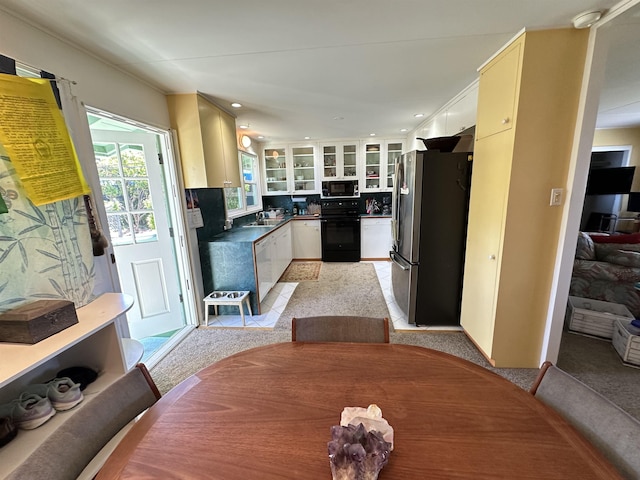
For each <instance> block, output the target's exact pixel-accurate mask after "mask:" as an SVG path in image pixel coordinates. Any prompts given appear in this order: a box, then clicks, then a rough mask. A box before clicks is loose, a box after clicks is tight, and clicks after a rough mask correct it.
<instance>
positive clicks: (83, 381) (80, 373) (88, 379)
mask: <svg viewBox="0 0 640 480" xmlns="http://www.w3.org/2000/svg"><path fill="white" fill-rule="evenodd" d="M56 377H58V378H60V377H68V378H70V379H71V380H73V382H74V383H79V384H80V390H84V389H85V388H87V385H89V384H90V383H92V382H94V381H95V379H96V378H98V372H96V371H95V370H93V369H91V368H89V367H69V368H65V369H64V370H60V371H59V372H58V373H57V374H56Z"/></svg>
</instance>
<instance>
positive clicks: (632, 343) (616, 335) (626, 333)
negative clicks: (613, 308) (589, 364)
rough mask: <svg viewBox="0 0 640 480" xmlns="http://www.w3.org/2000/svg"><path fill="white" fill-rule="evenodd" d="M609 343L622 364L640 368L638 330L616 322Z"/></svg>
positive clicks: (624, 323)
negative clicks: (620, 358)
mask: <svg viewBox="0 0 640 480" xmlns="http://www.w3.org/2000/svg"><path fill="white" fill-rule="evenodd" d="M611 342H612V343H613V348H615V349H616V352H618V355H620V357H622V361H623V362H624V363H630V364H633V365H637V366H640V328H637V327H634V326H633V325H631V323H630V322H628V321H624V322H623V321H620V320H618V321H616V323H615V329H614V331H613V339H612V340H611Z"/></svg>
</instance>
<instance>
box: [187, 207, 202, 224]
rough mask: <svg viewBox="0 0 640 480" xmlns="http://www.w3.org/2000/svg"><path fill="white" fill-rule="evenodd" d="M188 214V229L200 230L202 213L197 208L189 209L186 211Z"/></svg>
mask: <svg viewBox="0 0 640 480" xmlns="http://www.w3.org/2000/svg"><path fill="white" fill-rule="evenodd" d="M187 212H189V227H191V228H200V227H204V220H203V219H202V212H201V211H200V209H199V208H191V209H189V210H187Z"/></svg>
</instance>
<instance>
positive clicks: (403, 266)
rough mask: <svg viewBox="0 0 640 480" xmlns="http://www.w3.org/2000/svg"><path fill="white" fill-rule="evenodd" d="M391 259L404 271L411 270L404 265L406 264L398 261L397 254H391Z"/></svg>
mask: <svg viewBox="0 0 640 480" xmlns="http://www.w3.org/2000/svg"><path fill="white" fill-rule="evenodd" d="M389 258H391V261H392V262H393V263H395V264H396V265H398V266H399V267H400V268H401V269H402V270H409V269H410V268H411V267H410V266H409V265H404V263H402V262H400V261H399V260H398V255H396V252H393V251H392V252H389Z"/></svg>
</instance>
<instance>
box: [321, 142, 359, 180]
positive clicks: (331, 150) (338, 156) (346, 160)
mask: <svg viewBox="0 0 640 480" xmlns="http://www.w3.org/2000/svg"><path fill="white" fill-rule="evenodd" d="M320 150H321V155H322V160H321V161H322V178H323V179H324V180H343V179H349V178H352V179H354V180H355V179H357V178H358V142H356V141H354V142H348V143H331V144H326V145H321V146H320Z"/></svg>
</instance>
